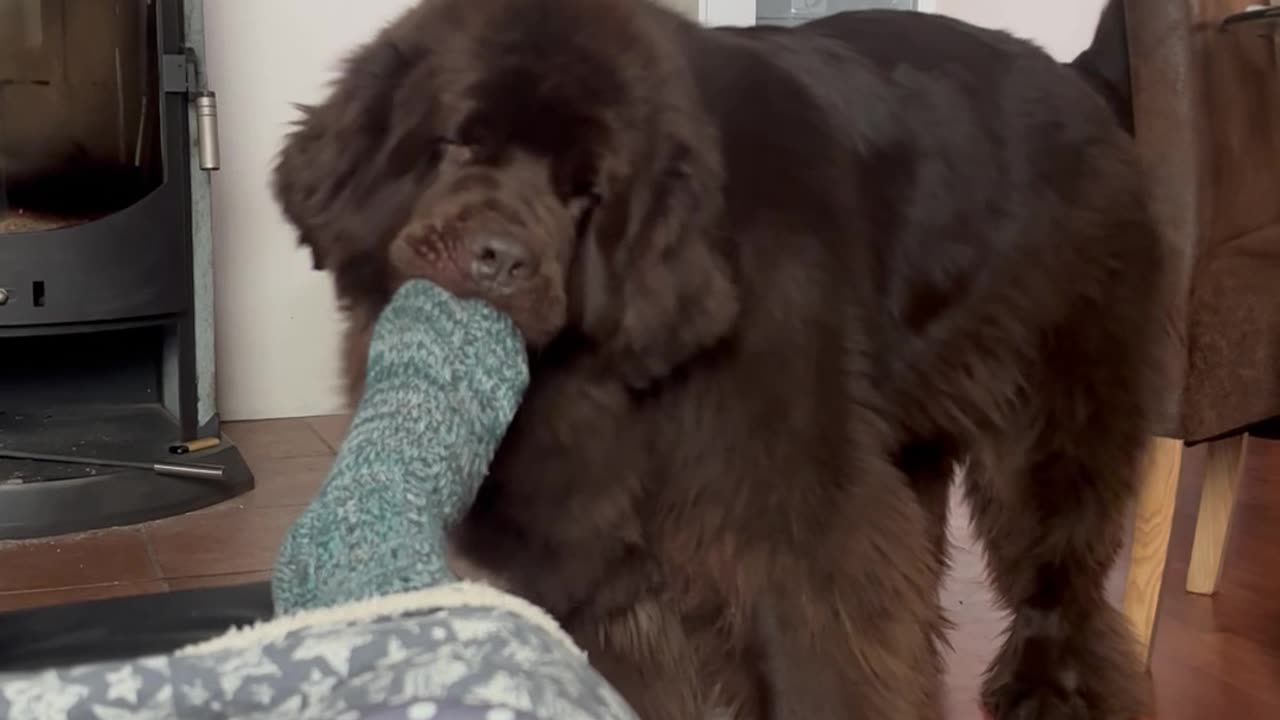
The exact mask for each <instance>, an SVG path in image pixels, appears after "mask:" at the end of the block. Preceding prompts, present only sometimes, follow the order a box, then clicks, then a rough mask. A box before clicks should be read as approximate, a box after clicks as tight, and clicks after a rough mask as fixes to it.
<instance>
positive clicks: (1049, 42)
mask: <svg viewBox="0 0 1280 720" xmlns="http://www.w3.org/2000/svg"><path fill="white" fill-rule="evenodd" d="M1106 4H1107V2H1106V0H934V5H935V6H936V9H937V12H940V13H944V14H946V15H950V16H952V17H956V18H960V19H961V20H967V21H968V22H971V23H973V24H975V25H982V26H984V27H992V28H998V29H1000V30H1007V31H1009V32H1011V33H1013V34H1015V35H1018V36H1020V37H1024V38H1027V39H1028V40H1033V41H1035V42H1036V43H1038V44H1039V45H1040V46H1041V47H1043V48H1044V49H1045V50H1047V51H1049V53H1050V54H1051V55H1053V56H1054V57H1056V58H1058V59H1059V60H1063V61H1066V60H1071V59H1074V58H1075V56H1076V54H1077V53H1079V52H1080V51H1081V50H1084V49H1085V48H1086V47H1088V46H1089V41H1090V40H1091V39H1093V30H1094V28H1095V27H1097V25H1098V16H1099V15H1101V14H1102V8H1103V7H1104V6H1105V5H1106Z"/></svg>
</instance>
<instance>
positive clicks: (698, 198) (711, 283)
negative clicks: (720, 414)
mask: <svg viewBox="0 0 1280 720" xmlns="http://www.w3.org/2000/svg"><path fill="white" fill-rule="evenodd" d="M711 147H714V145H710V146H708V145H702V144H701V143H700V144H699V145H693V144H691V143H689V142H685V141H673V142H669V143H666V148H665V152H661V153H658V154H656V156H650V157H651V158H652V162H651V164H649V167H648V169H647V170H645V171H641V172H628V173H627V174H626V177H623V178H621V179H620V180H619V179H616V178H615V180H614V181H613V182H610V181H609V180H608V179H607V178H606V180H605V185H606V187H604V188H603V189H602V190H603V194H604V198H603V203H602V205H601V206H600V207H599V208H598V209H597V211H596V212H595V214H594V217H593V219H592V222H591V227H590V228H589V230H588V232H587V234H586V236H585V238H584V241H583V242H582V243H581V244H580V247H579V248H578V250H577V252H576V254H575V261H574V270H573V275H572V283H573V286H572V289H571V296H573V298H572V299H573V311H574V315H575V318H576V320H577V322H578V324H579V325H580V327H581V328H582V330H583V332H584V333H585V334H586V335H587V336H588V337H589V338H591V339H592V340H594V341H595V342H596V343H597V344H598V345H599V346H600V348H601V349H602V351H603V352H604V355H605V357H606V359H607V361H608V362H609V364H610V365H611V366H612V369H613V370H614V371H616V372H618V373H619V374H620V375H621V377H622V378H623V380H624V381H625V382H626V383H627V384H628V385H629V386H630V387H632V388H635V389H644V388H646V387H648V386H650V385H652V384H653V383H655V382H656V381H658V380H661V379H662V378H663V377H665V376H667V375H669V374H670V373H671V372H672V371H674V370H676V369H677V368H679V367H680V366H681V365H683V364H684V363H685V362H686V361H688V360H689V359H690V358H692V357H693V356H694V355H696V354H698V353H699V352H701V351H703V350H706V349H708V348H710V347H711V346H713V345H715V344H716V343H717V342H718V341H720V340H722V339H723V338H724V337H725V336H726V335H727V334H728V333H729V332H730V331H731V330H732V328H733V326H734V324H735V322H736V320H737V316H738V293H737V288H736V286H735V283H734V280H733V272H732V268H731V267H730V266H729V262H728V259H727V258H726V257H724V256H723V255H722V254H721V253H720V252H719V251H718V249H717V245H718V242H717V240H718V238H717V235H716V234H717V232H718V228H719V226H720V222H721V208H722V206H723V205H722V202H723V201H722V198H721V177H722V175H721V172H720V167H719V162H718V156H715V155H713V154H712V153H713V151H712V150H711V149H710V148H711ZM614 184H616V185H617V186H615V187H609V185H614Z"/></svg>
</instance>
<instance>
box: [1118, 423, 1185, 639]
mask: <svg viewBox="0 0 1280 720" xmlns="http://www.w3.org/2000/svg"><path fill="white" fill-rule="evenodd" d="M1182 445H1183V443H1182V441H1181V440H1175V439H1172V438H1153V439H1152V442H1151V446H1150V448H1149V450H1148V451H1147V456H1146V459H1145V460H1144V462H1143V466H1142V476H1141V478H1140V481H1139V483H1140V484H1139V488H1138V503H1137V507H1136V512H1135V516H1134V523H1133V543H1132V545H1131V547H1130V550H1129V574H1128V577H1127V578H1126V579H1125V586H1124V604H1123V606H1122V607H1123V610H1124V615H1125V617H1126V618H1127V619H1128V621H1129V626H1130V627H1131V628H1132V629H1133V633H1134V635H1135V636H1136V637H1137V639H1138V644H1139V652H1140V653H1141V655H1142V657H1143V659H1144V660H1149V659H1150V657H1151V640H1152V637H1153V636H1154V635H1155V626H1156V610H1157V609H1158V607H1159V604H1160V587H1161V584H1162V583H1163V581H1164V565H1165V560H1166V558H1168V556H1169V533H1170V532H1171V531H1172V530H1173V511H1174V506H1175V505H1176V504H1177V498H1178V476H1179V474H1180V473H1181V472H1182Z"/></svg>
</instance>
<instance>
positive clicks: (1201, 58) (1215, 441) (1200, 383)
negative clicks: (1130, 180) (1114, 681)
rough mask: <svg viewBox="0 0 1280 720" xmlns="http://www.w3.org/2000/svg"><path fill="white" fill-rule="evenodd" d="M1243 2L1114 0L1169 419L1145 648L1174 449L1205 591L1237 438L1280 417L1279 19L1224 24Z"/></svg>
mask: <svg viewBox="0 0 1280 720" xmlns="http://www.w3.org/2000/svg"><path fill="white" fill-rule="evenodd" d="M1250 4H1256V0H1255V2H1254V3H1251V0H1125V3H1124V7H1125V16H1126V21H1127V37H1128V58H1129V63H1130V72H1129V76H1130V80H1131V97H1132V101H1131V107H1132V114H1133V127H1134V133H1135V137H1136V138H1137V142H1138V145H1139V147H1140V149H1141V152H1142V153H1143V156H1144V160H1145V162H1146V165H1147V171H1148V174H1149V182H1150V187H1151V192H1152V195H1153V197H1154V200H1155V203H1156V208H1157V214H1158V217H1159V220H1160V222H1161V224H1162V225H1163V228H1164V232H1165V234H1166V236H1167V238H1168V239H1169V241H1170V242H1171V243H1174V244H1175V246H1176V247H1178V248H1179V249H1180V250H1181V251H1182V252H1181V257H1182V260H1183V262H1182V267H1181V273H1182V275H1181V280H1182V285H1181V288H1180V291H1179V292H1178V294H1177V296H1176V297H1174V298H1171V299H1170V304H1169V308H1170V311H1169V315H1168V317H1167V325H1168V329H1169V331H1170V332H1171V333H1173V335H1174V336H1175V337H1176V338H1177V339H1178V343H1177V347H1178V352H1177V353H1176V355H1175V356H1174V357H1171V358H1170V362H1169V366H1168V368H1166V369H1167V371H1168V372H1169V378H1170V392H1169V406H1168V410H1169V412H1168V415H1167V418H1166V420H1167V422H1166V424H1165V426H1164V427H1162V428H1159V429H1158V430H1157V433H1158V435H1159V437H1157V438H1155V440H1154V441H1153V444H1152V447H1151V452H1150V454H1149V457H1148V458H1147V464H1146V467H1145V468H1144V479H1143V486H1142V491H1141V496H1140V499H1139V502H1138V507H1137V514H1136V518H1135V519H1136V522H1135V529H1134V538H1133V549H1132V552H1131V556H1130V567H1129V576H1128V579H1127V583H1126V587H1125V599H1124V608H1125V612H1126V615H1127V616H1128V617H1129V618H1130V622H1131V623H1132V625H1133V627H1134V630H1135V631H1136V633H1137V635H1138V637H1139V639H1140V641H1141V642H1142V644H1143V646H1144V650H1146V649H1147V648H1149V646H1150V641H1151V635H1152V631H1153V628H1154V625H1155V619H1156V610H1157V601H1158V599H1159V596H1160V586H1161V581H1162V579H1163V575H1164V567H1165V559H1166V555H1167V550H1168V543H1169V535H1170V529H1171V526H1172V522H1173V511H1174V501H1175V498H1176V497H1177V483H1178V478H1179V474H1180V472H1181V458H1182V450H1183V448H1184V447H1186V446H1189V445H1193V444H1198V443H1204V444H1206V445H1207V446H1208V463H1207V470H1206V476H1205V478H1204V488H1203V491H1202V497H1201V502H1200V511H1199V516H1198V519H1197V528H1196V536H1195V544H1194V548H1193V550H1192V557H1191V565H1190V572H1189V573H1188V577H1187V590H1188V591H1190V592H1195V593H1202V594H1211V593H1213V591H1214V589H1215V586H1216V584H1217V579H1218V575H1219V571H1220V568H1221V564H1222V554H1223V548H1224V545H1225V540H1226V536H1227V530H1228V528H1229V525H1230V517H1231V509H1232V506H1233V504H1234V496H1235V489H1236V485H1237V481H1238V479H1239V475H1240V468H1241V465H1242V460H1243V457H1244V455H1243V453H1244V447H1245V439H1246V437H1247V436H1249V435H1258V434H1262V433H1264V432H1266V430H1265V429H1266V428H1267V427H1268V425H1269V421H1270V425H1272V426H1274V419H1275V418H1276V417H1277V416H1280V52H1278V51H1277V41H1278V39H1280V35H1277V28H1280V23H1276V22H1272V23H1265V22H1260V23H1250V24H1243V23H1242V24H1239V25H1234V26H1232V27H1231V29H1226V28H1224V27H1223V25H1222V23H1223V20H1224V19H1225V18H1227V17H1229V16H1232V15H1234V14H1236V13H1239V12H1241V11H1244V10H1245V9H1246V8H1247V7H1248V6H1249V5H1250Z"/></svg>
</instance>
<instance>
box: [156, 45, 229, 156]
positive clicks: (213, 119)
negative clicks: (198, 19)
mask: <svg viewBox="0 0 1280 720" xmlns="http://www.w3.org/2000/svg"><path fill="white" fill-rule="evenodd" d="M161 59H162V63H163V64H162V65H161V72H160V78H161V80H160V81H161V83H162V84H163V85H164V91H165V92H166V93H174V94H183V95H186V96H187V97H188V98H190V100H191V103H192V104H193V105H195V110H196V127H195V131H196V147H197V148H198V149H199V155H200V169H201V170H217V169H218V167H219V166H220V165H221V158H220V155H221V149H220V147H219V143H218V96H217V95H216V94H214V92H213V91H212V90H210V89H209V86H208V83H207V82H206V81H205V75H204V72H203V68H202V67H201V65H200V56H199V55H198V54H196V51H195V48H192V47H187V48H186V49H185V50H184V51H183V52H181V53H165V54H164V55H163V56H162V58H161Z"/></svg>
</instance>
